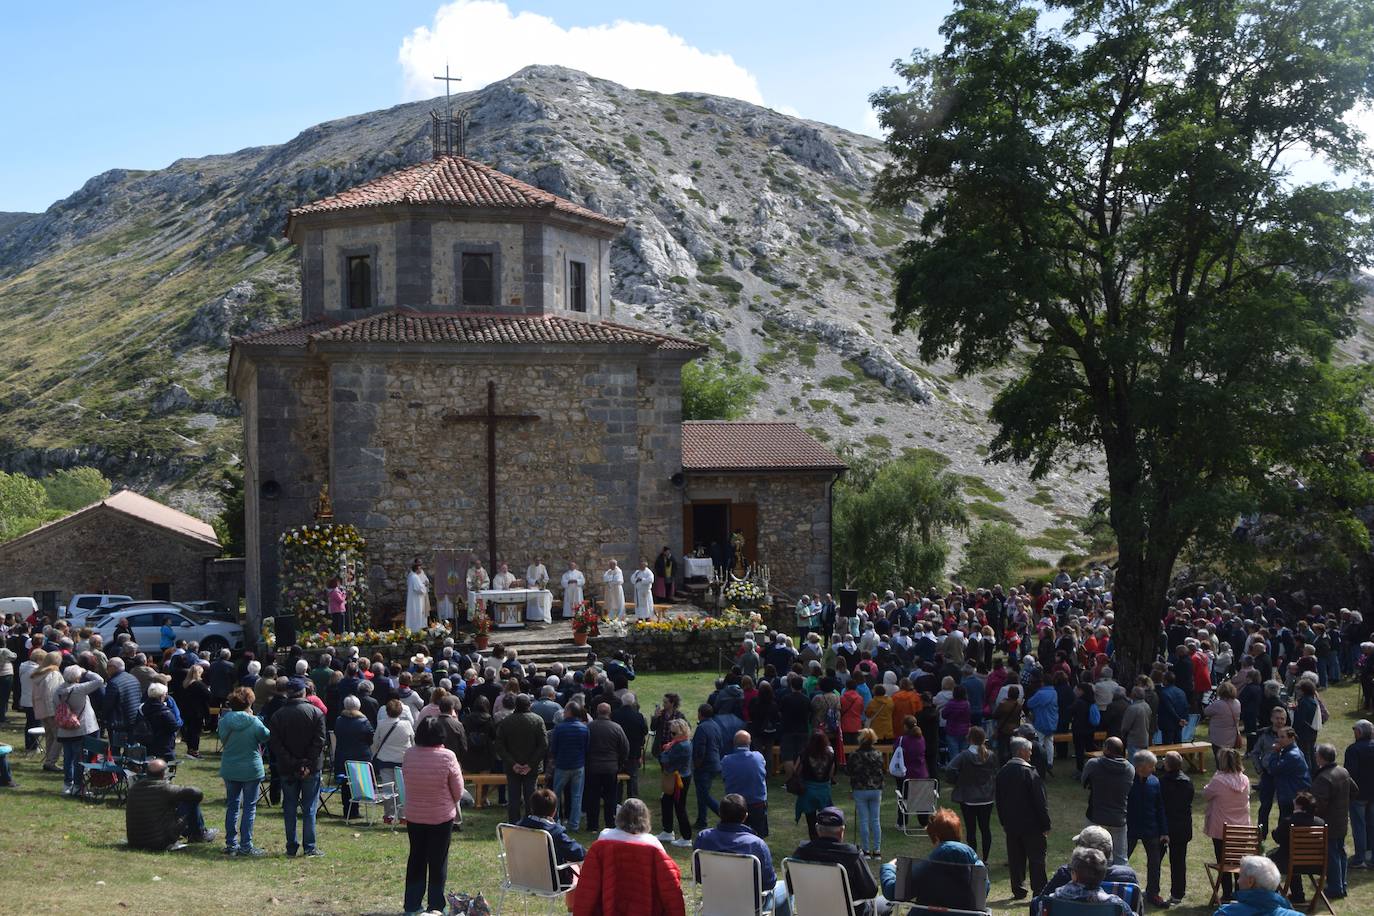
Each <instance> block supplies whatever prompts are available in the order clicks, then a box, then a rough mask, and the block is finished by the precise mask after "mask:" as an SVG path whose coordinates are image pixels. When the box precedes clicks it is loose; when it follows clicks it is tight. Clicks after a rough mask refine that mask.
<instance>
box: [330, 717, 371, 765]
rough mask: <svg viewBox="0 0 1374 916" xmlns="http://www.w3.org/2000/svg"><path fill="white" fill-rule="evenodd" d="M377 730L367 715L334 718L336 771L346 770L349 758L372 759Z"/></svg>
mask: <svg viewBox="0 0 1374 916" xmlns="http://www.w3.org/2000/svg"><path fill="white" fill-rule="evenodd" d="M374 733H375V730H374V729H373V727H372V723H371V722H369V721H368V720H367V716H339V717H338V718H337V719H335V720H334V772H335V773H342V772H344V764H345V763H346V762H348V761H349V760H371V759H372V736H373V734H374Z"/></svg>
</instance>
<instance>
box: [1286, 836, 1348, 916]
mask: <svg viewBox="0 0 1374 916" xmlns="http://www.w3.org/2000/svg"><path fill="white" fill-rule="evenodd" d="M1328 861H1330V860H1329V859H1328V858H1327V849H1326V828H1325V827H1289V828H1288V872H1287V874H1286V875H1285V876H1284V879H1283V890H1282V893H1283V895H1284V896H1285V897H1287V896H1288V895H1289V892H1290V891H1291V890H1292V889H1293V887H1294V883H1293V882H1294V881H1295V880H1296V881H1297V887H1299V888H1301V887H1302V879H1303V878H1304V877H1307V878H1311V879H1312V899H1311V900H1310V901H1309V902H1308V904H1307V912H1309V913H1312V912H1315V911H1316V909H1317V901H1318V900H1320V901H1321V902H1322V906H1324V907H1326V911H1327V912H1328V913H1331V914H1332V916H1335V912H1336V911H1335V910H1333V909H1332V908H1331V901H1330V900H1328V899H1326V865H1327V862H1328Z"/></svg>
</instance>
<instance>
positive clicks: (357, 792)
mask: <svg viewBox="0 0 1374 916" xmlns="http://www.w3.org/2000/svg"><path fill="white" fill-rule="evenodd" d="M344 769H345V772H346V773H347V775H348V791H349V793H350V795H351V798H352V801H353V803H354V804H356V805H357V806H358V813H359V814H361V815H362V817H363V823H365V824H369V825H370V824H373V823H375V821H374V820H373V816H374V814H375V812H376V809H378V808H384V807H385V806H386V803H387V802H394V801H395V800H396V783H394V782H384V783H381V784H380V785H379V784H378V783H377V774H376V773H374V772H373V771H372V764H371V763H369V762H368V761H366V760H350V761H348V762H347V763H345V764H344ZM344 823H345V824H347V823H351V822H350V821H349V819H348V811H347V810H346V809H345V811H344ZM392 829H393V830H395V829H396V824H395V821H394V820H393V821H392Z"/></svg>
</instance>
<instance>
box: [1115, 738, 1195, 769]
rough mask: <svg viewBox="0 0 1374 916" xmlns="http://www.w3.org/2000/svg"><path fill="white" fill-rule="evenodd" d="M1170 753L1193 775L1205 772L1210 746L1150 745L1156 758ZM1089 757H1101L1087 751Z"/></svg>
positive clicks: (1186, 742)
mask: <svg viewBox="0 0 1374 916" xmlns="http://www.w3.org/2000/svg"><path fill="white" fill-rule="evenodd" d="M1170 751H1177V752H1178V755H1179V756H1180V757H1182V758H1183V762H1184V763H1186V764H1188V769H1190V770H1192V771H1193V772H1194V773H1206V772H1207V758H1208V757H1210V756H1212V745H1211V742H1208V741H1185V742H1183V743H1182V744H1152V745H1150V752H1151V753H1152V754H1154V755H1155V756H1156V757H1163V756H1164V755H1165V754H1167V753H1169V752H1170ZM1088 756H1089V757H1101V756H1102V752H1101V751H1089V752H1088Z"/></svg>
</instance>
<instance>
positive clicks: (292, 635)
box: [276, 614, 296, 651]
mask: <svg viewBox="0 0 1374 916" xmlns="http://www.w3.org/2000/svg"><path fill="white" fill-rule="evenodd" d="M276 624H277V627H276V629H277V650H278V651H281V650H283V649H286V648H288V647H290V646H294V645H295V644H296V615H295V614H278V615H277V616H276Z"/></svg>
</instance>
